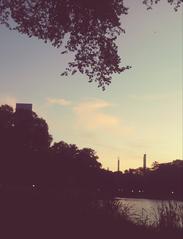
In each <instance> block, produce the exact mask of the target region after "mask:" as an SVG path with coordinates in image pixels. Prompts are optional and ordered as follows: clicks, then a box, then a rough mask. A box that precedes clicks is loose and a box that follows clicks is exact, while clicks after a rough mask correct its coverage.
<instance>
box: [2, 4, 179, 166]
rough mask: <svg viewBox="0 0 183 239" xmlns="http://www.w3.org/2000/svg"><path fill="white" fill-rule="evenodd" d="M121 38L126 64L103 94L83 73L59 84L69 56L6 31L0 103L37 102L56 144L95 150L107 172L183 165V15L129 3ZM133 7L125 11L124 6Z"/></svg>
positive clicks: (164, 7) (162, 6)
mask: <svg viewBox="0 0 183 239" xmlns="http://www.w3.org/2000/svg"><path fill="white" fill-rule="evenodd" d="M125 2H127V3H128V6H129V7H130V9H129V14H128V15H127V16H122V18H121V21H122V27H123V28H125V30H126V34H123V35H121V36H120V37H119V39H118V46H119V54H120V56H121V58H122V65H131V66H132V69H130V70H127V71H125V72H124V73H122V74H121V75H113V81H112V83H111V85H110V86H109V87H107V89H106V90H105V91H104V92H103V91H102V90H101V89H100V88H97V85H96V84H95V83H88V82H87V77H86V76H84V75H81V74H79V73H77V74H75V75H74V76H72V77H68V78H66V77H61V76H60V73H62V72H63V71H64V69H65V67H66V65H67V62H68V61H69V60H70V59H71V56H70V55H68V56H65V55H64V56H63V55H61V54H60V52H61V49H55V48H53V47H52V46H51V45H50V44H44V43H43V42H42V41H40V40H37V39H35V38H28V37H27V36H24V35H21V34H18V33H17V32H11V31H9V30H7V29H6V28H5V27H3V26H1V27H0V72H1V74H0V104H5V103H7V104H10V105H12V106H15V103H16V102H27V103H29V102H30V103H33V110H34V111H35V112H36V113H37V114H38V115H39V116H40V117H43V118H44V119H45V120H46V121H47V123H48V126H49V132H50V133H51V134H52V136H53V138H54V141H56V142H58V141H60V140H63V141H65V142H67V143H72V144H76V145H77V146H78V147H79V148H83V147H90V148H93V149H94V150H95V151H96V152H97V155H98V156H99V161H100V162H101V163H102V165H103V167H104V168H108V167H109V169H111V170H116V169H117V157H118V156H119V157H120V161H121V170H124V169H128V168H137V167H140V166H142V159H143V154H144V153H145V152H146V153H147V166H151V164H152V162H153V161H158V162H160V163H163V162H169V161H173V160H175V159H182V76H183V72H182V64H183V56H182V54H183V48H182V40H183V34H182V29H183V21H182V20H183V11H182V9H179V11H178V12H174V11H173V9H172V7H171V6H170V5H168V4H167V3H165V1H162V3H160V4H158V5H155V6H154V9H153V10H152V11H147V10H146V9H145V6H144V5H142V4H140V3H137V1H133V0H129V1H125ZM126 5H127V4H126Z"/></svg>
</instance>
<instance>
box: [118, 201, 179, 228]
mask: <svg viewBox="0 0 183 239" xmlns="http://www.w3.org/2000/svg"><path fill="white" fill-rule="evenodd" d="M115 201H117V202H118V203H119V205H120V207H119V208H121V212H122V211H123V208H126V207H128V209H129V218H130V219H131V220H133V221H134V222H136V223H138V224H139V223H140V224H144V223H145V224H147V225H154V226H156V224H157V223H158V222H159V220H161V218H160V217H161V215H164V214H166V215H167V214H168V216H169V217H176V222H177V223H178V225H179V226H180V227H183V216H182V215H183V202H182V201H176V200H169V201H168V200H151V199H137V198H115Z"/></svg>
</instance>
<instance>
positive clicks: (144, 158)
mask: <svg viewBox="0 0 183 239" xmlns="http://www.w3.org/2000/svg"><path fill="white" fill-rule="evenodd" d="M146 156H147V155H146V154H144V157H143V169H144V171H145V170H146V163H147V157H146Z"/></svg>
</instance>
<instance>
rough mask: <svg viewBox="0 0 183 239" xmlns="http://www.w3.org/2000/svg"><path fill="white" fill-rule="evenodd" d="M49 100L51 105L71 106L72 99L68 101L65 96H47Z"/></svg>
mask: <svg viewBox="0 0 183 239" xmlns="http://www.w3.org/2000/svg"><path fill="white" fill-rule="evenodd" d="M47 102H48V104H50V105H61V106H69V105H71V101H68V100H66V99H63V98H59V99H58V98H47Z"/></svg>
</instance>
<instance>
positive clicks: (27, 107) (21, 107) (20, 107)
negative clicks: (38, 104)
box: [16, 103, 32, 112]
mask: <svg viewBox="0 0 183 239" xmlns="http://www.w3.org/2000/svg"><path fill="white" fill-rule="evenodd" d="M19 110H28V111H31V112H32V104H26V103H16V111H19Z"/></svg>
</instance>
